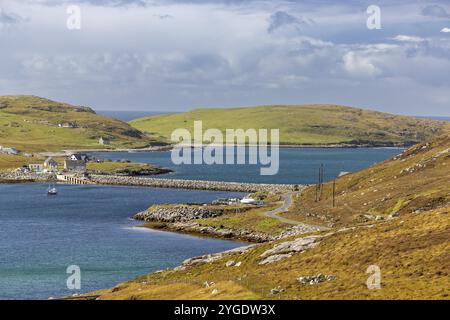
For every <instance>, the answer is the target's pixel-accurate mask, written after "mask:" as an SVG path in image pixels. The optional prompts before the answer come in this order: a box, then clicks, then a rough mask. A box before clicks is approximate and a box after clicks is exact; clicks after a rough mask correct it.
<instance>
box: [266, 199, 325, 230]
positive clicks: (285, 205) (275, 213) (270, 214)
mask: <svg viewBox="0 0 450 320" xmlns="http://www.w3.org/2000/svg"><path fill="white" fill-rule="evenodd" d="M292 196H293V193H292V192H288V193H284V194H283V195H282V199H283V204H282V205H281V207H278V208H276V209H273V210H271V211H269V212H266V216H267V217H269V218H273V219H277V220H279V221H280V222H284V223H287V224H292V225H303V226H307V227H313V228H317V229H318V230H329V228H327V227H324V226H320V225H316V224H309V223H304V222H300V221H296V220H291V219H288V218H284V217H280V216H279V215H278V214H279V213H282V212H286V211H288V210H289V207H290V206H291V204H292Z"/></svg>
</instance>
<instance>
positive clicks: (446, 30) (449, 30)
mask: <svg viewBox="0 0 450 320" xmlns="http://www.w3.org/2000/svg"><path fill="white" fill-rule="evenodd" d="M441 32H444V33H449V32H450V28H442V30H441Z"/></svg>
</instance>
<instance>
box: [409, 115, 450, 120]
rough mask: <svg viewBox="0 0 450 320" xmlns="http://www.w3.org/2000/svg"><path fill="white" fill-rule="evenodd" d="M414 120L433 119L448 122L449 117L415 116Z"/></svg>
mask: <svg viewBox="0 0 450 320" xmlns="http://www.w3.org/2000/svg"><path fill="white" fill-rule="evenodd" d="M416 118H420V119H433V120H440V121H450V117H439V116H416Z"/></svg>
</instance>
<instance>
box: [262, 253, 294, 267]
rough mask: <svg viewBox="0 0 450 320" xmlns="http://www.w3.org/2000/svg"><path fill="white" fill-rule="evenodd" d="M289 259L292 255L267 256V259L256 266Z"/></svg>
mask: <svg viewBox="0 0 450 320" xmlns="http://www.w3.org/2000/svg"><path fill="white" fill-rule="evenodd" d="M290 257H292V253H284V254H274V255H271V256H268V257H267V258H265V259H263V260H261V261H260V262H259V263H258V264H259V265H265V264H270V263H274V262H277V261H281V260H284V259H287V258H290Z"/></svg>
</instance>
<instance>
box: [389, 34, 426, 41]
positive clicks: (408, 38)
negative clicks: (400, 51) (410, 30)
mask: <svg viewBox="0 0 450 320" xmlns="http://www.w3.org/2000/svg"><path fill="white" fill-rule="evenodd" d="M392 40H395V41H400V42H422V41H425V40H426V39H424V38H421V37H417V36H407V35H403V34H399V35H397V36H395V37H394V38H392Z"/></svg>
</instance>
